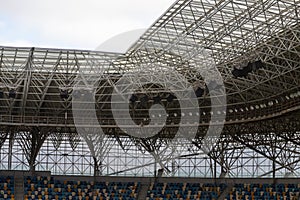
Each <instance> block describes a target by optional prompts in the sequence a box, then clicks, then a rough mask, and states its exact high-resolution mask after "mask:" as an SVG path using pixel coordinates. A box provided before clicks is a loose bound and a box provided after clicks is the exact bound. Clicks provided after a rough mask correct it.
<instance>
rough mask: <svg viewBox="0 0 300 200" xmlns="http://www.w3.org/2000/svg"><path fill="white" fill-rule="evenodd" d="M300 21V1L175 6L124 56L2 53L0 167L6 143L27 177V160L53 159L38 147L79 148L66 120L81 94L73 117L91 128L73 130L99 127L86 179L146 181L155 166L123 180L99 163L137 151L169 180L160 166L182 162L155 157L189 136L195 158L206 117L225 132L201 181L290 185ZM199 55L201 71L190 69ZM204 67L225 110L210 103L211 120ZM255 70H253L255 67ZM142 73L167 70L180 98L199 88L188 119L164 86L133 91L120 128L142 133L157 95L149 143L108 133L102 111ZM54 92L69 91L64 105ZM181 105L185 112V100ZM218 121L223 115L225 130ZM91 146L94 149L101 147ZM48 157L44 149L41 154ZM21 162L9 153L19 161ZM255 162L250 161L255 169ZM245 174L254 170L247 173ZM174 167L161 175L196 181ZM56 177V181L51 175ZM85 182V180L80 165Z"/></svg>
mask: <svg viewBox="0 0 300 200" xmlns="http://www.w3.org/2000/svg"><path fill="white" fill-rule="evenodd" d="M299 10H300V1H296V0H294V1H285V0H272V1H271V0H270V1H268V0H262V1H254V0H253V1H251V0H247V1H237V0H232V1H225V0H224V1H213V0H206V1H204V0H198V1H196V0H195V1H193V0H190V1H183V0H179V1H177V2H176V3H174V4H173V5H172V6H171V7H170V9H169V10H167V11H166V12H165V13H164V14H163V15H162V16H161V17H160V18H159V19H158V20H157V21H156V22H155V23H154V24H153V25H152V26H151V27H150V28H149V29H148V30H147V31H146V32H145V33H144V34H143V35H142V36H141V38H140V39H139V40H138V41H137V42H136V43H134V44H133V45H132V46H131V48H130V49H129V50H128V52H127V53H125V54H122V55H121V54H117V53H116V54H115V53H106V52H96V51H85V50H67V49H44V48H16V47H1V48H0V53H1V59H0V75H1V76H0V93H2V95H3V96H2V97H1V99H0V106H1V110H0V125H1V143H0V144H1V145H2V146H3V149H6V148H8V150H7V151H8V155H10V156H8V157H10V158H5V159H8V160H7V163H8V166H9V167H8V168H11V169H13V164H12V163H13V159H15V158H13V156H12V154H13V148H12V146H13V145H12V144H15V143H14V141H15V140H16V141H18V144H19V145H20V146H21V148H23V150H22V152H23V155H24V156H19V158H18V159H21V160H22V158H23V160H22V163H24V165H28V166H29V169H31V170H34V169H35V167H36V166H38V168H39V169H41V168H40V166H39V164H38V163H39V162H45V161H41V160H39V161H37V160H38V159H48V158H47V156H45V155H48V154H49V156H50V155H51V153H44V154H43V155H44V156H41V155H40V154H41V152H46V151H45V150H43V144H44V143H45V144H49V141H50V142H52V143H53V144H56V145H58V144H60V143H64V144H66V142H63V141H69V143H70V144H71V149H72V147H76V146H77V144H79V143H80V141H81V140H82V138H81V139H78V138H80V137H79V136H78V134H77V131H78V129H76V127H75V125H74V118H73V113H74V112H73V111H74V110H73V111H72V99H74V95H76V91H74V88H75V89H78V90H79V91H84V92H91V94H93V95H94V99H95V101H87V102H84V104H82V107H80V108H78V109H79V110H78V111H79V112H82V113H83V114H84V113H89V111H91V110H93V109H94V108H95V109H96V115H97V117H98V121H97V123H96V124H95V123H91V120H90V119H89V118H88V116H89V115H86V117H83V118H82V119H78V120H79V124H80V125H81V126H82V128H83V129H84V128H87V129H85V130H88V131H93V130H96V129H95V128H98V126H99V125H100V126H101V128H102V130H103V133H104V135H101V137H100V136H99V137H96V138H93V137H86V138H84V142H85V143H86V144H87V146H88V148H89V150H90V152H91V157H92V158H93V159H91V157H89V158H87V160H89V162H90V164H91V166H93V168H94V169H97V170H95V173H101V174H122V173H125V172H126V173H127V172H128V173H129V174H130V171H132V172H133V171H134V173H136V174H138V172H142V171H143V170H145V171H143V173H146V174H147V173H148V174H149V173H150V174H151V173H152V172H150V171H151V170H152V171H153V170H154V168H155V167H154V164H153V165H151V164H150V165H151V166H152V167H149V166H150V165H147V164H145V162H144V161H145V160H146V158H145V160H144V161H139V162H138V163H136V166H131V167H128V169H126V170H125V171H123V170H121V169H120V166H119V167H116V168H114V170H112V168H110V165H109V163H113V162H114V161H112V160H111V159H113V158H117V157H118V158H119V159H120V163H119V164H120V165H122V162H123V161H124V160H123V159H125V158H122V156H120V155H117V154H118V153H115V154H109V152H113V150H111V149H115V148H117V149H118V151H117V152H119V153H121V152H122V151H124V152H125V154H126V152H128V149H132V148H137V149H138V151H140V153H141V155H144V154H145V153H146V154H147V153H149V155H150V157H151V156H152V157H153V158H152V159H154V160H153V163H157V164H158V165H157V166H156V165H155V166H156V167H162V168H164V167H165V168H166V170H167V171H172V170H170V169H169V168H170V166H175V165H176V164H175V163H177V164H178V163H185V161H182V159H184V158H185V157H184V158H181V157H180V158H174V159H168V160H167V161H164V160H163V159H164V158H165V157H167V156H164V155H162V152H164V153H167V152H165V151H164V149H165V147H168V145H169V140H170V138H173V137H174V134H175V133H176V131H177V130H178V127H180V126H184V127H186V128H187V129H191V128H193V127H197V135H196V136H197V137H196V138H195V141H193V144H194V146H193V148H194V149H199V148H200V149H201V145H200V144H201V140H202V139H203V136H204V135H205V133H206V131H207V128H208V126H209V124H210V122H211V120H212V118H213V117H215V119H216V120H217V121H218V119H219V120H220V121H218V122H221V123H223V122H224V124H225V127H224V129H223V131H222V137H221V138H220V140H219V143H218V144H216V146H215V148H213V149H212V151H211V152H210V153H208V155H207V157H205V158H204V160H201V159H200V158H198V159H199V163H200V162H204V163H206V162H208V163H210V165H211V164H212V163H215V164H216V166H217V167H216V168H215V169H212V168H210V169H209V170H208V171H209V172H208V173H207V174H210V175H211V176H213V175H216V174H218V173H219V172H220V170H221V171H222V172H224V173H227V174H231V175H232V176H234V175H236V176H240V175H241V174H243V173H246V172H245V171H247V170H248V172H247V173H246V174H248V175H249V174H253V176H264V175H265V176H269V175H270V174H272V175H273V176H276V175H277V173H279V172H280V173H281V174H282V173H283V172H282V171H284V173H285V172H286V173H288V172H290V173H292V174H294V175H297V174H299V172H298V171H297V170H298V167H297V165H298V163H299V162H298V160H297V156H298V153H297V152H298V149H299V141H298V140H299V137H298V136H299V108H300V107H299V106H300V103H299V102H300V101H299V100H300V87H299V86H300V84H299V82H300V78H299V77H300V70H299V64H300V53H299V50H300V31H299V30H300V29H299V28H300V27H299ZM199 55H200V57H201V56H202V57H201V59H202V60H201V59H198V58H200V57H199ZM197 56H198V57H197ZM197 59H198V60H197ZM199 60H200V62H199ZM207 60H209V61H207ZM195 61H196V62H195ZM207 63H208V64H207ZM212 63H214V64H215V66H216V68H217V69H218V71H219V73H220V75H221V77H222V81H223V83H224V86H225V91H226V95H225V96H226V103H227V105H226V107H224V106H223V105H221V104H220V105H219V106H217V107H216V108H215V110H213V109H212V103H211V102H212V99H216V101H217V100H219V99H218V98H220V97H219V96H218V95H216V94H215V93H214V92H212V91H209V90H208V84H209V82H207V81H205V79H206V78H207V77H205V76H203V74H201V73H199V72H197V69H199V67H200V68H201V67H206V66H208V65H209V64H212ZM253 63H254V64H257V63H259V64H260V65H259V67H257V66H255V65H254V64H253ZM143 66H146V67H152V68H153V69H154V70H156V71H162V72H164V73H165V72H167V71H168V70H169V71H175V72H178V74H179V75H180V76H178V78H176V77H175V78H174V76H173V77H169V80H175V79H176V80H177V81H175V82H174V85H176V86H178V85H180V84H181V86H180V87H177V90H178V92H184V91H185V90H186V89H187V87H188V85H189V84H190V85H191V86H194V85H195V83H196V84H198V86H201V89H203V92H202V93H201V95H200V96H199V97H198V99H197V101H198V103H199V109H197V110H194V111H190V110H189V109H188V108H180V106H178V105H179V103H178V101H177V100H176V99H174V100H171V101H169V100H168V97H169V96H170V94H171V92H170V90H166V89H165V88H164V87H162V86H163V85H164V83H161V84H160V85H159V84H155V83H153V82H151V80H153V79H151V78H149V79H147V80H145V82H142V81H141V82H139V83H137V85H138V84H140V85H142V84H144V85H143V87H142V89H141V90H139V91H136V97H137V100H136V102H134V103H133V104H132V105H129V111H130V117H129V118H124V120H125V121H126V120H133V121H134V122H135V123H136V124H141V123H142V124H148V123H150V122H149V118H150V117H149V114H148V110H149V108H150V107H151V106H153V105H154V104H155V101H156V100H157V99H155V98H156V97H157V95H158V94H159V98H160V104H161V105H162V106H164V107H165V108H166V111H167V121H166V124H165V126H164V127H163V129H162V130H161V131H160V132H159V134H157V135H156V136H155V137H153V138H148V139H143V140H141V139H138V138H134V137H131V136H130V134H127V133H126V132H124V131H123V129H122V126H123V127H125V126H126V124H121V125H120V126H118V125H117V124H116V120H115V119H114V116H113V114H112V111H111V98H112V92H113V90H114V89H115V87H114V85H115V84H116V83H117V82H118V81H119V80H120V79H121V77H122V76H123V75H124V74H132V75H133V74H135V73H137V72H139V73H141V69H143ZM248 66H252V67H251V70H250V71H247V73H246V74H243V73H244V71H243V70H244V69H245V68H246V67H248ZM253 66H254V67H253ZM234 70H235V71H234ZM233 71H234V72H233ZM242 71H243V72H242ZM154 74H155V73H153V74H152V76H153V75H154ZM170 74H172V73H170ZM175 74H177V73H175ZM181 75H182V76H181ZM206 75H209V76H210V75H211V74H209V73H207V74H206ZM145 77H146V76H145ZM149 77H151V76H149ZM180 77H181V78H182V77H184V79H186V80H187V81H188V83H189V84H187V85H185V84H182V81H181V79H180ZM145 83H146V84H145ZM217 83H218V82H217ZM217 86H218V84H217ZM62 91H67V93H66V96H65V97H63V98H62V96H61V95H62V93H61V92H62ZM145 94H146V95H147V101H146V103H145V104H144V103H143V102H142V101H141V99H142V98H144V95H145ZM218 94H219V95H220V93H218ZM14 95H15V96H14ZM79 100H80V98H79ZM182 100H183V101H189V96H185V97H184V98H183V99H182ZM116 103H120V102H116ZM91 105H92V106H91ZM89 109H90V110H89ZM222 115H226V118H225V120H224V119H223V118H222ZM193 116H199V121H197V122H196V123H183V121H184V120H182V118H185V119H187V118H188V117H191V118H192V117H193ZM218 116H219V117H218ZM127 117H128V116H127ZM156 117H158V116H156ZM80 120H81V121H80ZM223 120H224V121H223ZM98 123H99V124H98ZM65 135H68V136H65ZM93 140H95V141H102V142H100V143H101V145H99V142H97V143H95V142H93ZM261 141H264V142H261ZM67 143H68V142H67ZM54 146H55V145H54ZM58 146H59V145H58ZM4 147H5V148H4ZM82 148H84V147H82ZM193 148H192V147H191V148H189V149H193ZM245 149H246V150H245ZM270 149H271V150H270ZM40 150H41V151H40ZM5 151H6V150H5ZM49 151H50V152H51V149H49V148H48V152H49ZM1 152H2V153H3V151H2V150H1ZM52 152H54V151H52ZM79 152H82V151H80V150H79ZM245 152H246V153H245ZM249 152H251V153H249ZM198 153H199V152H198ZM21 154H22V153H20V151H19V150H18V155H21ZM200 154H201V153H199V155H200ZM249 154H251V155H252V157H251V156H249ZM149 155H147V156H149ZM196 155H197V154H193V153H192V152H191V151H190V150H189V151H187V155H186V156H187V157H189V156H190V157H193V156H194V157H195V156H196ZM61 156H63V157H66V156H67V155H61ZM110 156H111V157H110ZM147 156H146V157H147ZM50 157H51V156H50ZM52 157H53V156H52ZM58 157H59V156H58ZM58 157H57V155H56V157H55V159H60V158H58ZM127 157H128V156H127ZM129 157H130V156H129ZM141 157H143V156H141ZM196 157H197V156H196ZM254 157H256V158H257V157H258V158H259V159H258V160H256V161H255V162H253V159H254ZM135 158H136V156H135ZM284 158H287V160H284ZM53 159H54V158H53ZM53 159H52V161H53V162H55V163H57V161H54V160H55V159H54V160H53ZM131 159H132V157H131ZM147 159H148V158H147ZM176 159H180V161H179V160H176ZM247 159H248V161H249V162H250V160H252V161H251V162H252V163H255V164H253V167H252V168H250V167H248V168H247V169H239V167H238V165H241V163H243V162H246V163H247V162H248V161H247ZM50 160H51V159H50ZM68 160H69V161H70V159H68ZM200 160H201V161H200ZM208 160H210V161H208ZM265 160H268V161H267V162H266V163H269V164H270V165H269V164H267V165H268V167H267V168H268V169H269V171H265V172H264V173H257V172H255V171H254V170H257V168H259V166H258V165H259V163H260V162H264V161H265ZM52 161H50V162H52ZM70 162H71V161H70ZM195 162H196V161H195ZM197 162H198V161H197ZM150 163H151V162H150ZM237 163H240V164H237ZM194 164H195V163H194ZM235 164H236V166H235ZM112 165H118V164H111V166H112ZM254 165H257V166H256V168H255V166H254ZM53 166H54V165H53ZM168 166H169V167H168ZM177 166H178V169H177V168H176V170H175V169H174V170H173V171H172V173H171V172H168V173H167V174H168V175H170V174H173V175H174V174H177V175H179V174H181V173H183V174H188V175H189V176H191V173H196V172H190V173H188V172H187V171H185V170H187V167H185V166H184V164H182V165H180V164H178V165H177ZM43 167H44V166H43ZM43 167H42V168H43ZM58 167H60V168H61V167H62V166H58ZM193 167H194V166H193ZM25 168H26V167H25ZM104 168H105V169H106V170H104ZM171 168H172V167H171ZM208 168H209V167H208ZM47 169H49V168H47ZM51 169H53V168H51ZM109 169H110V170H109ZM147 170H148V172H146V171H147ZM180 170H182V171H180ZM206 170H207V168H206ZM234 170H237V171H234ZM239 170H240V171H239ZM251 170H252V172H251ZM59 171H63V170H57V171H56V172H57V173H59ZM77 171H78V169H77ZM79 171H80V170H79ZM83 171H90V170H89V169H88V167H87V166H85V167H83V168H82V172H83ZM92 171H93V170H92ZM183 171H185V172H183ZM188 171H189V170H188ZM233 171H234V172H233ZM241 171H243V172H241ZM63 173H67V172H63ZM74 173H75V172H74ZM134 173H133V174H134ZM284 173H283V174H284ZM297 176H298V175H297Z"/></svg>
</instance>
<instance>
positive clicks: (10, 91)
mask: <svg viewBox="0 0 300 200" xmlns="http://www.w3.org/2000/svg"><path fill="white" fill-rule="evenodd" d="M16 94H17V93H16V91H15V89H10V90H9V92H8V97H9V98H12V99H14V98H16Z"/></svg>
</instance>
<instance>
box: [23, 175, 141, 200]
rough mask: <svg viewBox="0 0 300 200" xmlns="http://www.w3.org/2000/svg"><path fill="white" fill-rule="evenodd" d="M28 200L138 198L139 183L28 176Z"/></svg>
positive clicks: (26, 192)
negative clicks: (63, 179)
mask: <svg viewBox="0 0 300 200" xmlns="http://www.w3.org/2000/svg"><path fill="white" fill-rule="evenodd" d="M24 184H25V187H24V190H25V191H24V194H25V196H24V197H25V199H26V200H31V199H32V200H33V199H45V200H47V199H58V200H62V199H69V200H73V199H74V200H75V199H76V200H77V199H79V200H81V199H85V200H88V199H95V200H102V199H113V200H117V199H124V200H125V199H126V200H133V199H136V197H137V192H138V189H139V183H137V182H94V181H79V180H78V181H71V180H65V181H61V180H56V179H54V178H53V177H49V176H48V177H43V176H37V177H36V176H32V177H31V176H27V177H25V179H24Z"/></svg>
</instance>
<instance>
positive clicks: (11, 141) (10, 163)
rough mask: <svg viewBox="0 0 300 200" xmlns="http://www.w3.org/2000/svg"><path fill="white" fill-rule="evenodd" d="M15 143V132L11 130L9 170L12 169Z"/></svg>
mask: <svg viewBox="0 0 300 200" xmlns="http://www.w3.org/2000/svg"><path fill="white" fill-rule="evenodd" d="M13 144H14V132H12V131H11V132H10V134H9V147H8V148H9V149H8V170H11V169H12V154H13V153H12V151H13V149H12V148H13Z"/></svg>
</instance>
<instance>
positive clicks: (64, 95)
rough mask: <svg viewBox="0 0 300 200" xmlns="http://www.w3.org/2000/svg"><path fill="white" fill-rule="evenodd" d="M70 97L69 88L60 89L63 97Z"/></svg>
mask: <svg viewBox="0 0 300 200" xmlns="http://www.w3.org/2000/svg"><path fill="white" fill-rule="evenodd" d="M68 97H69V93H68V90H66V89H61V90H60V98H62V99H67V98H68Z"/></svg>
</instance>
